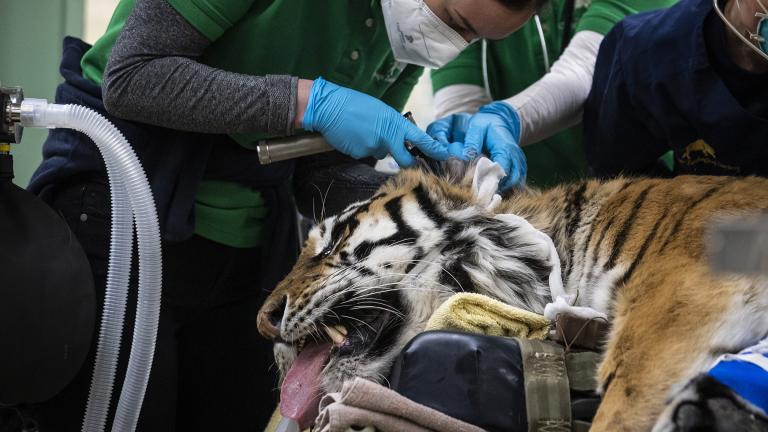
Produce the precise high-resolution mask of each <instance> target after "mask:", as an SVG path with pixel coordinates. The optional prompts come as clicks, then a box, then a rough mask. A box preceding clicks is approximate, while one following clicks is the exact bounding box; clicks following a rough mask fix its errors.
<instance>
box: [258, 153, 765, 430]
mask: <svg viewBox="0 0 768 432" xmlns="http://www.w3.org/2000/svg"><path fill="white" fill-rule="evenodd" d="M472 171H473V170H472V165H471V164H470V165H466V164H465V165H464V166H462V167H460V169H454V170H453V172H450V170H449V171H448V172H442V173H435V172H434V170H430V169H426V168H424V167H420V168H414V169H406V170H402V171H401V172H400V173H399V174H398V175H397V176H395V177H393V178H391V179H390V180H388V181H387V183H385V184H384V185H383V186H382V187H381V188H380V189H379V191H378V192H377V193H376V194H375V195H374V196H373V197H371V198H370V199H368V200H365V201H362V202H358V203H355V204H352V205H350V206H349V207H347V208H346V209H345V210H343V211H342V212H340V213H339V214H337V215H334V216H331V217H327V218H325V219H324V220H322V221H320V222H319V223H318V224H317V225H316V226H314V227H313V228H312V230H311V232H310V233H309V235H308V238H307V240H306V242H305V245H304V246H303V248H302V250H301V253H300V256H299V258H298V260H297V262H296V264H295V266H294V267H293V269H292V270H291V272H290V273H289V274H288V275H287V276H286V277H285V278H284V279H283V280H282V281H281V282H280V283H279V284H278V285H277V287H276V288H275V289H274V291H273V292H272V293H271V294H270V295H269V296H268V298H267V300H266V301H265V303H264V304H263V306H262V308H261V309H260V311H259V313H258V317H257V326H258V329H259V331H260V333H261V334H262V335H263V336H265V337H267V338H269V339H272V340H273V341H274V354H275V361H276V364H277V366H278V369H279V371H280V373H281V375H282V376H285V374H286V373H287V371H288V370H289V369H290V367H291V365H292V363H293V362H294V360H295V359H296V358H297V355H299V353H300V352H301V350H302V349H303V347H304V346H305V344H306V343H309V342H307V340H308V338H309V339H314V340H324V341H326V342H327V343H331V348H330V354H329V358H328V359H327V363H326V364H325V367H324V368H323V369H322V372H321V374H320V377H319V379H320V382H321V384H322V389H323V391H324V392H337V391H339V390H340V389H341V386H342V383H343V382H344V381H346V380H349V379H352V378H354V377H363V378H367V379H370V380H374V381H378V382H386V377H387V373H388V371H389V369H390V368H391V366H392V364H393V362H394V360H395V359H396V357H397V355H398V354H399V352H400V351H401V350H402V349H403V347H404V346H405V345H406V344H407V342H408V341H409V340H410V339H411V338H413V337H414V336H416V335H417V334H418V333H420V332H422V331H423V330H424V328H425V325H426V323H427V320H428V319H429V318H430V316H431V315H432V313H433V312H434V311H435V310H436V309H437V308H438V306H439V305H440V304H441V303H443V302H444V301H445V300H446V299H447V298H448V297H449V296H451V295H453V294H455V293H457V292H476V293H480V294H484V295H487V296H490V297H492V298H495V299H497V300H500V301H502V302H504V303H507V304H509V305H512V306H516V307H520V308H523V309H526V310H529V311H532V312H536V313H539V314H541V313H542V312H543V310H544V307H545V305H546V304H547V303H549V302H551V301H552V298H551V294H550V290H549V287H548V276H549V273H550V270H551V268H552V263H551V262H550V261H549V256H548V254H547V252H546V251H545V250H542V248H540V247H536V244H537V242H536V241H535V240H534V239H532V238H530V235H531V234H530V232H528V231H525V230H520V229H517V228H516V227H514V226H510V225H509V224H508V223H505V222H504V220H503V218H499V217H497V215H500V214H509V213H511V214H515V215H518V216H520V217H522V218H525V219H527V220H528V222H529V223H530V224H532V225H533V226H534V227H535V228H537V229H538V230H540V231H542V232H544V233H546V234H547V235H548V236H549V237H550V238H551V239H552V240H553V242H554V244H555V248H556V250H557V252H558V255H559V259H560V267H561V272H562V280H563V285H564V288H565V290H566V292H567V293H568V294H570V295H572V296H573V297H575V298H576V305H578V306H587V307H591V308H593V309H595V310H597V311H599V312H602V313H605V314H606V315H607V316H608V317H609V321H610V332H609V335H608V337H607V340H606V341H605V343H604V347H603V348H604V349H603V351H602V360H601V363H600V366H599V368H598V372H597V381H598V383H599V388H598V391H599V393H601V395H602V402H601V404H600V407H599V409H598V411H597V414H596V416H595V418H594V422H593V426H592V427H593V430H597V431H623V430H626V431H635V430H637V431H641V430H643V431H645V430H651V429H652V428H653V427H654V425H655V426H656V427H655V429H656V430H660V431H661V430H669V428H670V422H671V419H670V418H669V416H670V415H671V414H669V412H670V410H669V407H670V406H672V405H674V404H675V403H682V402H681V399H679V398H678V400H677V402H676V399H675V395H676V394H679V395H682V394H683V393H684V391H683V390H684V389H686V388H690V383H691V382H692V380H694V379H696V377H697V376H700V374H701V373H702V372H703V371H706V370H707V368H708V367H709V366H710V365H711V364H712V362H713V361H714V360H715V359H716V358H718V357H719V356H720V355H722V354H723V353H734V352H738V351H739V350H741V349H743V348H745V347H747V346H750V345H752V344H754V343H756V342H758V341H759V340H760V339H762V338H764V337H765V336H766V335H767V334H768V314H767V313H765V312H766V311H768V290H766V281H765V279H764V278H762V277H756V276H754V277H753V276H744V275H735V274H734V275H722V274H716V273H714V272H713V270H711V268H710V265H709V261H708V258H707V253H706V247H705V246H706V240H707V235H708V234H707V233H708V227H709V226H711V225H710V223H711V222H712V221H713V220H716V219H717V218H718V217H722V216H729V215H731V216H732V215H740V214H745V213H749V212H753V211H761V210H764V209H766V208H768V179H763V178H758V177H741V178H733V177H715V176H678V177H675V178H672V179H658V178H629V177H616V178H612V179H584V180H580V181H576V182H573V183H568V184H562V185H558V186H555V187H552V188H549V189H545V190H536V189H534V188H527V187H526V188H518V189H513V190H512V191H510V192H508V193H505V194H504V195H503V197H502V200H501V202H500V203H499V204H498V205H497V206H496V207H495V208H494V209H493V210H492V211H491V210H488V209H487V208H485V207H483V206H481V205H478V202H477V198H476V197H475V196H474V195H473V193H472V189H471V180H472ZM686 386H688V387H686ZM688 396H690V395H688ZM681 397H682V396H681ZM665 407H666V408H667V409H666V410H665ZM663 413H667V414H664V415H662V414H663ZM665 416H666V418H665Z"/></svg>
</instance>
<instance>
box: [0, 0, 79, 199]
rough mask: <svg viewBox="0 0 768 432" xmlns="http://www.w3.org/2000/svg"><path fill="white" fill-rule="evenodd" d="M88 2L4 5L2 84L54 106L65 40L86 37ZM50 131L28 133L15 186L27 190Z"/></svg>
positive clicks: (18, 153)
mask: <svg viewBox="0 0 768 432" xmlns="http://www.w3.org/2000/svg"><path fill="white" fill-rule="evenodd" d="M83 8H84V0H0V22H2V25H0V82H2V83H3V85H14V86H15V85H18V86H22V87H23V88H24V95H25V96H26V97H32V98H43V99H48V100H49V101H51V102H52V101H53V98H54V94H55V91H56V86H57V85H58V84H59V83H60V82H61V77H60V75H59V61H60V60H61V41H62V39H63V38H64V36H66V35H71V36H77V37H81V36H82V33H83V17H84V9H83ZM47 135H48V132H47V131H45V130H39V129H26V130H25V131H24V137H23V138H22V141H21V144H17V145H15V146H14V147H13V150H12V153H13V158H14V169H15V172H16V178H15V179H14V182H15V183H16V184H17V185H19V186H23V187H25V186H26V185H27V183H29V178H30V176H31V175H32V172H34V170H35V168H37V165H38V164H39V163H40V160H41V157H42V153H41V147H42V143H43V141H44V140H45V137H46V136H47Z"/></svg>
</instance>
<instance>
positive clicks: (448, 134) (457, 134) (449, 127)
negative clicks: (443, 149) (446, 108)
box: [427, 112, 472, 159]
mask: <svg viewBox="0 0 768 432" xmlns="http://www.w3.org/2000/svg"><path fill="white" fill-rule="evenodd" d="M471 118H472V114H470V113H465V112H463V113H456V114H451V115H448V116H445V117H443V118H440V119H437V120H435V121H433V122H432V123H431V124H430V125H429V126H428V127H427V133H428V134H429V135H430V136H431V137H432V138H434V139H436V140H438V141H440V142H441V143H442V144H443V145H445V146H447V147H448V154H449V155H451V156H456V157H459V158H461V159H464V157H463V152H464V135H465V134H466V132H467V127H468V126H469V120H470V119H471Z"/></svg>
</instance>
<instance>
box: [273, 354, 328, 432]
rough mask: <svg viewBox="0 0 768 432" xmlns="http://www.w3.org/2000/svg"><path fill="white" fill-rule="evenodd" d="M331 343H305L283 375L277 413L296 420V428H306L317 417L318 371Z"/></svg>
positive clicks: (320, 394) (320, 370)
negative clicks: (297, 424) (297, 426)
mask: <svg viewBox="0 0 768 432" xmlns="http://www.w3.org/2000/svg"><path fill="white" fill-rule="evenodd" d="M331 346H332V345H331V344H330V343H329V342H327V343H321V344H311V345H309V344H308V345H307V346H305V347H304V349H303V350H302V351H301V352H300V353H299V356H298V357H296V359H295V360H294V361H293V364H292V365H291V368H290V369H289V370H288V373H287V374H285V378H284V379H283V386H282V387H281V388H280V414H282V416H283V417H287V418H291V419H294V420H296V421H297V422H298V423H299V426H300V430H304V429H306V428H308V427H309V426H310V425H311V424H312V422H313V421H314V420H315V417H317V414H318V412H317V410H318V404H319V403H320V397H321V396H322V390H321V389H320V372H322V370H323V368H324V367H325V364H326V363H328V358H329V357H330V355H331Z"/></svg>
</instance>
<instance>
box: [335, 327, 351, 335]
mask: <svg viewBox="0 0 768 432" xmlns="http://www.w3.org/2000/svg"><path fill="white" fill-rule="evenodd" d="M333 328H335V329H336V331H338V332H339V333H341V334H343V335H344V336H346V335H347V333H348V332H347V328H346V327H344V326H343V325H335V326H333Z"/></svg>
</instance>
